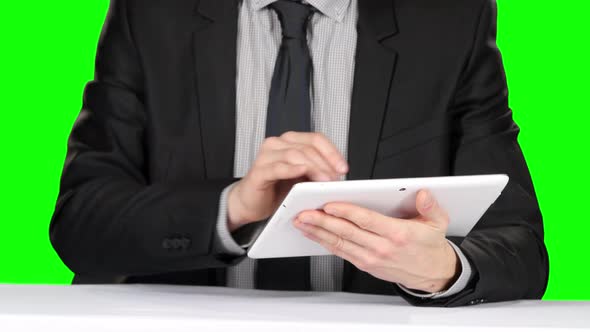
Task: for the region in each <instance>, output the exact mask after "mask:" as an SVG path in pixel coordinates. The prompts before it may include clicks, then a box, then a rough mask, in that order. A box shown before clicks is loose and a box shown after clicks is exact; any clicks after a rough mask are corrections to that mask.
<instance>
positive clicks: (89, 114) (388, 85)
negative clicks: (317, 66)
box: [50, 0, 548, 306]
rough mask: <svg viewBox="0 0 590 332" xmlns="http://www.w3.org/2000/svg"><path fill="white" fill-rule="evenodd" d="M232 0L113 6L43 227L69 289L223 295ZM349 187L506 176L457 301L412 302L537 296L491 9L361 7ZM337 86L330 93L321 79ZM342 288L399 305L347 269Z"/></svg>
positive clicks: (531, 221) (539, 253)
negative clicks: (81, 285)
mask: <svg viewBox="0 0 590 332" xmlns="http://www.w3.org/2000/svg"><path fill="white" fill-rule="evenodd" d="M237 4H238V3H237V1H236V0H174V1H156V0H112V1H111V8H110V11H109V15H108V18H107V21H106V24H105V26H104V30H103V33H102V36H101V39H100V43H99V48H98V51H97V57H96V75H95V80H94V81H92V82H90V83H89V84H88V85H87V87H86V90H85V93H84V104H83V109H82V111H81V113H80V115H79V117H78V119H77V121H76V122H75V125H74V127H73V130H72V133H71V136H70V139H69V143H68V154H67V159H66V163H65V167H64V170H63V175H62V181H61V190H60V194H59V200H58V202H57V206H56V209H55V213H54V216H53V218H52V223H51V227H50V233H51V240H52V243H53V245H54V247H55V249H56V251H57V252H58V254H59V255H60V257H61V258H62V259H63V261H64V262H65V264H66V265H67V266H68V267H69V268H70V269H71V270H72V271H74V272H75V273H76V274H77V275H78V277H77V279H76V280H77V281H78V282H104V281H107V280H108V281H117V282H142V283H150V282H162V283H177V284H196V285H223V284H224V281H225V270H226V269H225V268H226V267H227V266H229V265H232V264H236V263H238V262H239V261H240V260H241V259H242V258H243V257H235V256H228V255H225V254H223V253H220V252H217V251H216V249H215V248H214V247H213V246H212V243H213V242H212V236H213V234H214V229H215V223H216V219H217V218H216V217H217V211H218V200H219V195H220V193H221V191H222V190H223V188H225V187H226V186H227V185H229V184H231V183H232V182H234V181H236V180H237V179H235V178H233V177H232V171H233V157H234V140H235V129H236V128H235V112H236V108H235V98H236V91H235V90H236V87H235V80H236V33H237V14H238V10H237V9H238V6H237ZM359 15H360V17H359V22H358V45H357V53H356V68H355V78H354V89H353V90H354V91H353V96H352V110H351V115H350V134H349V145H348V155H349V163H350V173H349V175H348V177H349V178H350V179H367V178H396V177H422V176H446V175H466V174H485V173H506V174H508V175H509V176H510V182H509V184H508V186H507V188H506V189H505V191H504V193H503V194H502V195H501V197H500V198H499V200H498V201H497V202H496V203H495V204H494V205H493V206H492V208H491V209H490V210H489V211H488V212H487V213H486V214H485V215H484V217H483V218H482V219H481V220H480V222H479V223H478V224H477V226H476V227H475V229H474V230H473V231H472V232H471V233H470V234H469V236H467V237H466V238H453V239H452V240H453V241H454V242H455V243H457V244H459V245H460V247H461V248H462V250H463V252H464V253H465V255H466V256H467V257H468V259H469V260H470V261H471V263H472V265H473V268H474V270H475V272H474V273H475V275H474V278H473V280H472V282H471V283H470V284H469V285H468V287H467V288H466V289H465V290H464V291H462V292H461V293H459V294H457V295H454V296H451V297H449V298H444V299H437V300H421V299H416V298H413V297H411V296H408V295H406V294H405V293H403V292H402V293H400V295H402V296H404V297H406V298H407V299H408V300H409V301H410V302H411V303H413V304H417V305H445V306H455V305H463V304H474V303H480V302H482V301H499V300H509V299H518V298H539V297H541V296H542V294H543V292H544V289H545V286H546V282H547V271H548V261H547V253H546V249H545V246H544V243H543V226H542V219H541V214H540V211H539V207H538V204H537V201H536V197H535V193H534V189H533V185H532V183H531V179H530V176H529V173H528V170H527V167H526V164H525V161H524V159H523V156H522V153H521V150H520V148H519V145H518V143H517V135H518V132H519V128H518V127H517V125H516V124H515V123H514V122H513V120H512V113H511V110H510V109H509V107H508V100H507V88H506V80H505V77H504V71H503V67H502V62H501V58H500V54H499V52H498V50H497V48H496V46H495V33H496V32H495V30H496V25H495V22H496V16H495V15H496V12H495V3H494V1H493V0H447V1H439V0H360V1H359ZM334 84H338V82H334ZM343 288H344V290H345V291H350V292H361V293H377V294H392V295H394V294H397V293H398V289H397V287H396V286H395V285H393V284H392V283H389V282H386V281H382V280H379V279H377V278H374V277H372V276H371V275H369V274H367V273H364V272H362V271H360V270H358V269H357V268H355V267H354V266H353V265H351V264H349V263H346V264H345V270H344V280H343Z"/></svg>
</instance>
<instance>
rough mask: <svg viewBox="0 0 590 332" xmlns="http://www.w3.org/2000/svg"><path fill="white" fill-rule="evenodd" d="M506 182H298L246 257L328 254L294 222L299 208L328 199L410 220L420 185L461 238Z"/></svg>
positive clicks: (503, 178)
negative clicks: (445, 213) (445, 214)
mask: <svg viewBox="0 0 590 332" xmlns="http://www.w3.org/2000/svg"><path fill="white" fill-rule="evenodd" d="M507 183H508V176H507V175H504V174H494V175H470V176H450V177H432V178H408V179H386V180H355V181H336V182H303V183H298V184H296V185H295V186H293V188H291V191H290V192H289V194H288V195H287V196H286V197H285V199H284V201H283V203H282V204H281V205H280V206H279V208H278V209H277V211H276V212H275V213H274V215H273V216H272V217H271V219H270V220H269V221H268V223H267V224H266V226H265V228H264V230H262V232H261V233H260V235H259V236H258V238H257V239H256V241H255V242H254V244H253V245H252V247H250V249H249V250H248V256H249V257H251V258H274V257H295V256H321V255H330V254H331V253H330V252H329V251H328V250H326V249H325V248H323V247H322V246H320V245H319V244H317V243H316V242H314V241H312V240H310V239H308V238H306V237H305V236H303V234H301V231H299V230H298V229H297V228H295V226H293V220H294V218H295V217H296V216H297V215H298V214H299V213H300V212H303V211H305V210H315V209H321V208H322V207H323V206H324V205H325V204H327V203H329V202H348V203H353V204H356V205H359V206H363V207H365V208H368V209H371V210H374V211H377V212H379V213H381V214H384V215H387V216H391V217H396V218H411V217H415V216H416V215H417V211H416V195H417V193H418V191H419V190H420V189H429V190H430V191H431V192H432V193H433V195H434V197H435V198H436V199H437V201H438V202H439V204H440V205H441V206H442V207H443V208H444V209H445V210H446V211H447V213H448V215H449V220H450V224H449V229H448V231H447V235H448V236H466V235H467V233H469V232H470V231H471V229H472V228H473V226H475V224H476V223H477V222H478V221H479V219H480V218H481V216H482V215H483V214H484V213H485V212H486V211H487V209H488V208H489V207H490V205H492V203H494V202H495V201H496V199H497V198H498V196H500V194H501V193H502V190H503V189H504V187H506V184H507Z"/></svg>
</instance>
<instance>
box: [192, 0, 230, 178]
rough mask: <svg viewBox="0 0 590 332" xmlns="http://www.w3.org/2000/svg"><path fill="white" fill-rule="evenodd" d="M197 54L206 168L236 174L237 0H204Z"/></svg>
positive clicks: (217, 174) (214, 174) (209, 172)
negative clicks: (234, 167)
mask: <svg viewBox="0 0 590 332" xmlns="http://www.w3.org/2000/svg"><path fill="white" fill-rule="evenodd" d="M195 15H196V19H195V29H194V36H193V55H194V61H195V75H196V85H197V99H198V109H199V115H200V123H201V135H202V141H203V151H204V155H205V171H206V176H207V178H208V179H212V178H228V177H232V176H233V164H234V148H235V132H236V130H235V127H236V124H235V121H236V117H235V110H236V108H235V106H236V84H235V80H236V38H237V21H238V17H237V15H238V4H237V1H235V0H223V1H221V0H201V1H199V2H198V5H197V8H196V9H195Z"/></svg>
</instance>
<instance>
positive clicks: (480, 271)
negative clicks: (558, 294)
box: [400, 0, 548, 306]
mask: <svg viewBox="0 0 590 332" xmlns="http://www.w3.org/2000/svg"><path fill="white" fill-rule="evenodd" d="M507 96H508V93H507V84H506V79H505V75H504V69H503V66H502V60H501V57H500V53H499V51H498V49H497V47H496V7H495V1H494V0H484V1H483V7H482V10H481V17H480V20H479V23H478V27H477V29H476V34H475V36H474V41H473V47H472V50H471V54H470V57H469V58H468V61H467V62H466V63H465V67H464V71H463V73H462V78H461V81H460V82H459V85H458V87H457V89H456V95H455V98H454V103H453V105H452V107H451V109H450V112H451V113H452V116H453V118H454V125H455V127H456V128H455V131H456V133H457V135H456V139H455V144H454V151H455V158H454V161H453V173H454V174H455V175H469V174H485V173H490V174H491V173H505V174H508V175H509V177H510V181H509V183H508V185H507V187H506V189H505V190H504V192H503V193H502V195H501V196H500V197H499V199H498V200H497V201H496V203H495V204H494V205H492V207H491V208H490V210H488V212H487V213H486V214H485V215H484V216H483V217H482V219H481V220H480V221H479V222H478V224H477V225H476V227H475V228H474V230H473V231H472V232H471V233H470V234H469V235H468V236H467V237H465V238H452V239H451V240H452V241H453V242H454V243H456V244H458V245H459V246H460V247H461V249H462V251H463V253H464V254H465V256H467V258H468V259H469V261H470V262H471V263H472V264H471V265H472V267H473V269H474V271H473V272H474V276H473V278H472V281H471V282H470V284H469V285H468V287H466V288H465V289H464V290H463V291H462V292H460V293H458V294H456V295H454V296H451V297H449V298H441V299H419V298H416V297H412V296H410V295H407V294H406V293H403V292H401V293H400V294H401V295H402V296H404V297H405V298H406V299H407V300H408V301H409V302H410V303H412V304H415V305H433V306H458V305H465V304H477V303H483V302H488V301H504V300H513V299H538V298H540V297H542V295H543V294H544V291H545V287H546V284H547V278H548V258H547V252H546V248H545V245H544V241H543V223H542V217H541V212H540V210H539V206H538V203H537V199H536V196H535V192H534V189H533V185H532V181H531V178H530V175H529V172H528V169H527V166H526V162H525V160H524V158H523V155H522V152H521V149H520V147H519V144H518V142H517V137H518V133H519V127H518V126H517V125H516V124H515V123H514V121H513V119H512V112H511V110H510V109H509V107H508V98H507Z"/></svg>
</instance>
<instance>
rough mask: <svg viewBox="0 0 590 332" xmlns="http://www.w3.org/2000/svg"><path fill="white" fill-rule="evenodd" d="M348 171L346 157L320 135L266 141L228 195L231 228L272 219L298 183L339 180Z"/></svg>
mask: <svg viewBox="0 0 590 332" xmlns="http://www.w3.org/2000/svg"><path fill="white" fill-rule="evenodd" d="M347 172H348V164H347V162H346V160H345V158H344V156H342V154H341V153H340V152H339V151H338V149H337V148H336V147H335V146H334V144H332V142H330V140H329V139H328V138H326V137H325V136H324V135H322V134H320V133H299V132H287V133H284V134H283V135H281V136H280V137H269V138H266V139H265V140H264V142H263V143H262V146H261V147H260V151H259V152H258V156H257V157H256V160H255V161H254V164H253V166H252V168H251V169H250V170H249V171H248V174H246V176H244V177H243V178H242V179H241V180H240V181H238V182H237V183H236V185H234V186H233V187H232V189H231V190H230V192H229V194H228V200H227V206H228V208H227V209H228V228H229V230H230V232H233V231H235V230H236V229H238V228H240V227H242V226H244V225H246V224H249V223H253V222H257V221H260V220H264V219H266V218H268V217H269V216H270V215H271V214H272V213H273V212H274V211H275V209H276V208H277V207H278V205H279V204H280V203H281V202H282V201H283V199H284V198H285V196H286V195H287V193H288V192H289V190H290V189H291V187H292V186H293V185H295V184H296V183H299V182H304V181H322V182H323V181H335V180H338V179H339V178H340V176H342V175H344V174H346V173H347Z"/></svg>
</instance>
